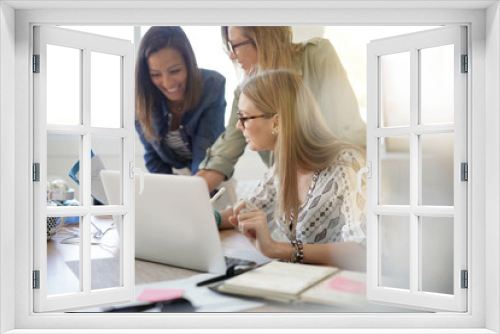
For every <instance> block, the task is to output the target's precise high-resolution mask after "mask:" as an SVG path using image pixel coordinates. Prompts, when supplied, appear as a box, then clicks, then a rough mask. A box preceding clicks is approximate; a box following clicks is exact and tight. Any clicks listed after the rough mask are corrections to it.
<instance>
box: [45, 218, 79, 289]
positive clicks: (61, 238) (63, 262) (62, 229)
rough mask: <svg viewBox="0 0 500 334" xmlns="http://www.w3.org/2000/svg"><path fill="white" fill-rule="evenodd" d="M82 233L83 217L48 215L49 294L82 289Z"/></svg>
mask: <svg viewBox="0 0 500 334" xmlns="http://www.w3.org/2000/svg"><path fill="white" fill-rule="evenodd" d="M49 234H50V236H49ZM79 235H80V217H47V295H49V296H51V295H59V294H64V293H76V292H80V291H81V289H80V274H79V272H80V263H81V254H82V252H81V245H80V242H79V238H78V236H79Z"/></svg>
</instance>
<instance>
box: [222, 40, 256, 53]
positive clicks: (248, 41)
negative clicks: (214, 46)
mask: <svg viewBox="0 0 500 334" xmlns="http://www.w3.org/2000/svg"><path fill="white" fill-rule="evenodd" d="M252 43H255V42H254V41H253V40H251V39H248V40H246V41H243V42H241V43H238V44H231V43H227V46H228V48H229V52H230V53H232V54H234V55H235V54H236V52H235V50H236V48H239V47H240V46H243V45H247V44H252Z"/></svg>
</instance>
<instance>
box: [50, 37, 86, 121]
mask: <svg viewBox="0 0 500 334" xmlns="http://www.w3.org/2000/svg"><path fill="white" fill-rule="evenodd" d="M80 58H81V50H80V49H72V48H67V47H62V46H56V45H50V44H49V45H47V123H49V124H67V125H76V124H80V105H81V94H80V93H81V86H80V81H81V66H80Z"/></svg>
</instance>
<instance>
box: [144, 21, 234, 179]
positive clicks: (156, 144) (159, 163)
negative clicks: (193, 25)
mask: <svg viewBox="0 0 500 334" xmlns="http://www.w3.org/2000/svg"><path fill="white" fill-rule="evenodd" d="M225 85H226V79H225V78H224V77H223V76H222V75H221V74H219V73H218V72H215V71H211V70H206V69H200V68H198V65H197V63H196V58H195V55H194V52H193V49H192V47H191V44H190V43H189V40H188V38H187V36H186V34H185V33H184V31H183V30H182V29H181V28H180V27H151V28H150V29H149V30H148V31H147V32H146V34H145V35H144V37H143V38H142V41H141V44H140V46H139V51H138V55H137V63H136V84H135V101H136V129H137V132H138V133H139V137H140V139H141V142H142V144H143V145H144V150H145V152H144V159H145V161H146V167H147V169H148V170H149V172H151V173H162V174H173V173H174V168H175V169H183V168H188V169H189V170H190V172H191V174H195V173H196V172H198V165H199V164H200V162H201V161H202V160H203V158H204V157H205V153H206V150H207V148H208V147H209V146H210V145H212V144H213V143H214V142H215V140H216V139H217V137H219V135H220V134H221V133H222V132H224V129H225V127H224V114H225V109H226V99H225Z"/></svg>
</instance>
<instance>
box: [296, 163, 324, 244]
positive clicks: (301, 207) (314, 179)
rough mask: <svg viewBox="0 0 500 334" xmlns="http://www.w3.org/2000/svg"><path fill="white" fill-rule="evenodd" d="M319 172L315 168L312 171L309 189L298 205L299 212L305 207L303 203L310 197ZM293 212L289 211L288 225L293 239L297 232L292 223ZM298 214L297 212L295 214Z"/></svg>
mask: <svg viewBox="0 0 500 334" xmlns="http://www.w3.org/2000/svg"><path fill="white" fill-rule="evenodd" d="M319 173H320V170H319V169H317V170H315V171H314V175H313V178H312V180H311V184H309V190H308V191H307V195H306V198H305V200H304V203H302V205H301V206H299V212H298V213H299V214H300V212H302V209H303V208H304V207H305V205H306V204H307V203H308V202H309V199H310V198H311V195H312V192H313V191H314V187H316V181H317V180H318V177H319ZM293 216H294V215H293V212H291V213H290V225H289V229H290V232H291V233H292V239H295V238H296V237H297V236H296V232H297V226H296V225H295V226H294V224H293ZM297 216H298V214H297Z"/></svg>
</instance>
